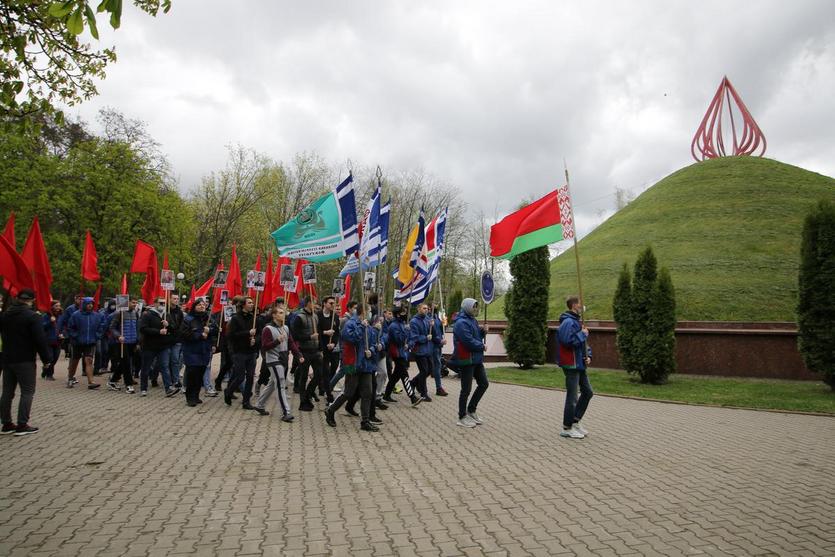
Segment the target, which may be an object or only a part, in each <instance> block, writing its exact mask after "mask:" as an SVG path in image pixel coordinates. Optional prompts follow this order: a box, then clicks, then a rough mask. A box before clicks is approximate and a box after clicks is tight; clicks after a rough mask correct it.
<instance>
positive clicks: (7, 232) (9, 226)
mask: <svg viewBox="0 0 835 557" xmlns="http://www.w3.org/2000/svg"><path fill="white" fill-rule="evenodd" d="M14 220H15V219H14V211H12V212H11V213H10V214H9V220H7V221H6V228H5V229H4V230H3V237H4V238H6V240H8V241H9V243H10V244H11V245H12V248H13V249H14V250H15V251H17V242H16V241H15V235H14ZM11 287H12V283H10V282H9V281H8V280H6V279H3V288H4V289H5V290H8V291H11V289H12V288H11Z"/></svg>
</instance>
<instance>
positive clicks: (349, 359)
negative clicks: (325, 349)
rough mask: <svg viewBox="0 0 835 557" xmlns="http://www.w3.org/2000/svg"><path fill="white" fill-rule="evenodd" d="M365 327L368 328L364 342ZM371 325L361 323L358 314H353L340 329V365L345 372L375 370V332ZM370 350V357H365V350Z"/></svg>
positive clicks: (371, 371) (372, 371)
mask: <svg viewBox="0 0 835 557" xmlns="http://www.w3.org/2000/svg"><path fill="white" fill-rule="evenodd" d="M366 329H369V330H368V343H367V344H366ZM372 329H373V327H367V326H366V325H363V324H362V321H361V318H360V317H359V316H356V315H355V316H353V317H351V319H349V320H348V321H347V322H346V323H345V327H344V328H343V330H342V366H343V367H344V369H345V373H347V374H352V373H375V372H376V371H377V363H376V362H377V358H376V357H375V354H376V353H377V347H376V339H377V337H376V333H377V330H376V329H373V331H374V332H372ZM366 349H368V350H369V351H370V352H371V357H370V358H366V357H365V351H366Z"/></svg>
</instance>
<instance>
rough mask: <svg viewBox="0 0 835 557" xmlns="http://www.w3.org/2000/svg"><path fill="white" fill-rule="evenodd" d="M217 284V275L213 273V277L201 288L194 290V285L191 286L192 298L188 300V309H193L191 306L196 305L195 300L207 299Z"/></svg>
mask: <svg viewBox="0 0 835 557" xmlns="http://www.w3.org/2000/svg"><path fill="white" fill-rule="evenodd" d="M214 283H215V275H214V273H212V276H210V277H209V280H207V281H206V282H204V283H203V284H202V285H200V288H198V289H196V290H195V288H194V285H193V284H192V285H191V297H190V298H189V299H188V304H187V306H188V307H191V304H193V303H194V300H196V299H197V298H205V297H206V296H207V295H208V294H209V290H211V289H212V285H213V284H214Z"/></svg>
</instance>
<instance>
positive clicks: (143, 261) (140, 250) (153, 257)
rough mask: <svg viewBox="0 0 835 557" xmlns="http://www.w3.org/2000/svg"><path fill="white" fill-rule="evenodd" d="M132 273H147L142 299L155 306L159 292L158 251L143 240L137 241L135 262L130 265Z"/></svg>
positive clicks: (134, 253) (134, 255) (143, 284)
mask: <svg viewBox="0 0 835 557" xmlns="http://www.w3.org/2000/svg"><path fill="white" fill-rule="evenodd" d="M130 272H131V273H145V282H143V283H142V289H141V292H142V299H143V300H145V303H146V304H153V303H154V298H155V297H156V295H157V290H159V267H158V264H157V250H155V249H154V246H152V245H151V244H146V243H145V242H143V241H142V240H137V241H136V248H135V249H134V252H133V261H132V262H131V264H130Z"/></svg>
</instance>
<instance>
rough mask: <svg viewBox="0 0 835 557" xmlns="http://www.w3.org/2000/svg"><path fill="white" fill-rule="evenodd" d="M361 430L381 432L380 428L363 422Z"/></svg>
mask: <svg viewBox="0 0 835 557" xmlns="http://www.w3.org/2000/svg"><path fill="white" fill-rule="evenodd" d="M360 429H361V430H363V431H380V428H379V427H377V426H376V425H374V424H372V423H371V422H362V424H361V425H360Z"/></svg>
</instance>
